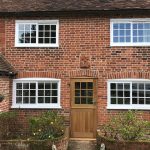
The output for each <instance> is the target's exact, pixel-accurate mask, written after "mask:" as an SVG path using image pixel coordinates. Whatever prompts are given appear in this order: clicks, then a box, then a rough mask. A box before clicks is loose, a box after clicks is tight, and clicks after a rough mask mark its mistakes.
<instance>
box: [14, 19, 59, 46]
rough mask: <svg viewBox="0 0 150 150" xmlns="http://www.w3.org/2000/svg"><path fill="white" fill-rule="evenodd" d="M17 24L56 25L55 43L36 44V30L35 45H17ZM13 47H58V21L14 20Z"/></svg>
mask: <svg viewBox="0 0 150 150" xmlns="http://www.w3.org/2000/svg"><path fill="white" fill-rule="evenodd" d="M19 23H20V24H21V23H22V24H28V23H29V24H36V27H37V26H38V24H43V25H44V24H50V25H56V43H54V44H52V43H48V44H47V43H43V44H39V43H38V29H37V28H36V43H19V42H18V39H19V35H18V28H19ZM15 47H59V20H16V22H15Z"/></svg>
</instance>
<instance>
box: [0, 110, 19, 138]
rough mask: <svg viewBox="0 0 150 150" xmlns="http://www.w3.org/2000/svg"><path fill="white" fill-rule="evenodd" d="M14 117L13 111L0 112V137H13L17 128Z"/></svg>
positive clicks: (15, 116) (15, 115)
mask: <svg viewBox="0 0 150 150" xmlns="http://www.w3.org/2000/svg"><path fill="white" fill-rule="evenodd" d="M16 118H17V114H16V113H15V112H1V113H0V139H3V140H4V139H11V138H14V136H15V134H16V130H17V128H18V125H17V121H16ZM14 133H15V134H14Z"/></svg>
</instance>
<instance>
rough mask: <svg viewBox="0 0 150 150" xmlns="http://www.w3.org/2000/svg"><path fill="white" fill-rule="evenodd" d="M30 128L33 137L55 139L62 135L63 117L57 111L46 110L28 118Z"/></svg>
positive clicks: (63, 127)
mask: <svg viewBox="0 0 150 150" xmlns="http://www.w3.org/2000/svg"><path fill="white" fill-rule="evenodd" d="M29 125H30V130H31V133H32V137H33V138H34V139H40V140H44V139H52V140H53V139H55V138H59V137H61V136H63V135H64V129H65V126H64V117H62V116H60V115H58V113H57V112H53V111H48V112H45V113H43V114H42V115H41V116H37V117H31V118H30V119H29Z"/></svg>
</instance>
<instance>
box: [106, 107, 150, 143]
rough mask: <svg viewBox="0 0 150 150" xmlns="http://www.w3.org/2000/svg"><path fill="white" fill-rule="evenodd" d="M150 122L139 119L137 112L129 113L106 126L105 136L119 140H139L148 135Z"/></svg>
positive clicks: (120, 115)
mask: <svg viewBox="0 0 150 150" xmlns="http://www.w3.org/2000/svg"><path fill="white" fill-rule="evenodd" d="M149 129H150V122H148V121H144V120H143V119H142V118H138V114H137V112H136V111H131V110H129V111H127V112H123V113H121V114H119V115H118V116H116V117H112V119H111V120H110V121H109V122H108V123H107V124H105V125H103V131H104V132H105V136H107V137H109V138H112V139H117V140H129V141H134V140H139V139H141V138H142V137H143V136H144V135H146V134H147V133H148V131H149Z"/></svg>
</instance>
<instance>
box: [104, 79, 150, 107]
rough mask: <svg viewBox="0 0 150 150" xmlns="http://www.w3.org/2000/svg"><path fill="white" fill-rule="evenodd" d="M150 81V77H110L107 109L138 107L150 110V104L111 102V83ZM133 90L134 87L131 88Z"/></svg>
mask: <svg viewBox="0 0 150 150" xmlns="http://www.w3.org/2000/svg"><path fill="white" fill-rule="evenodd" d="M131 82H132V83H134V82H135V83H150V80H149V79H110V80H108V81H107V109H138V110H150V105H146V104H131V100H132V99H131V96H130V104H111V100H110V99H111V97H110V83H131ZM130 92H132V89H130Z"/></svg>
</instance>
